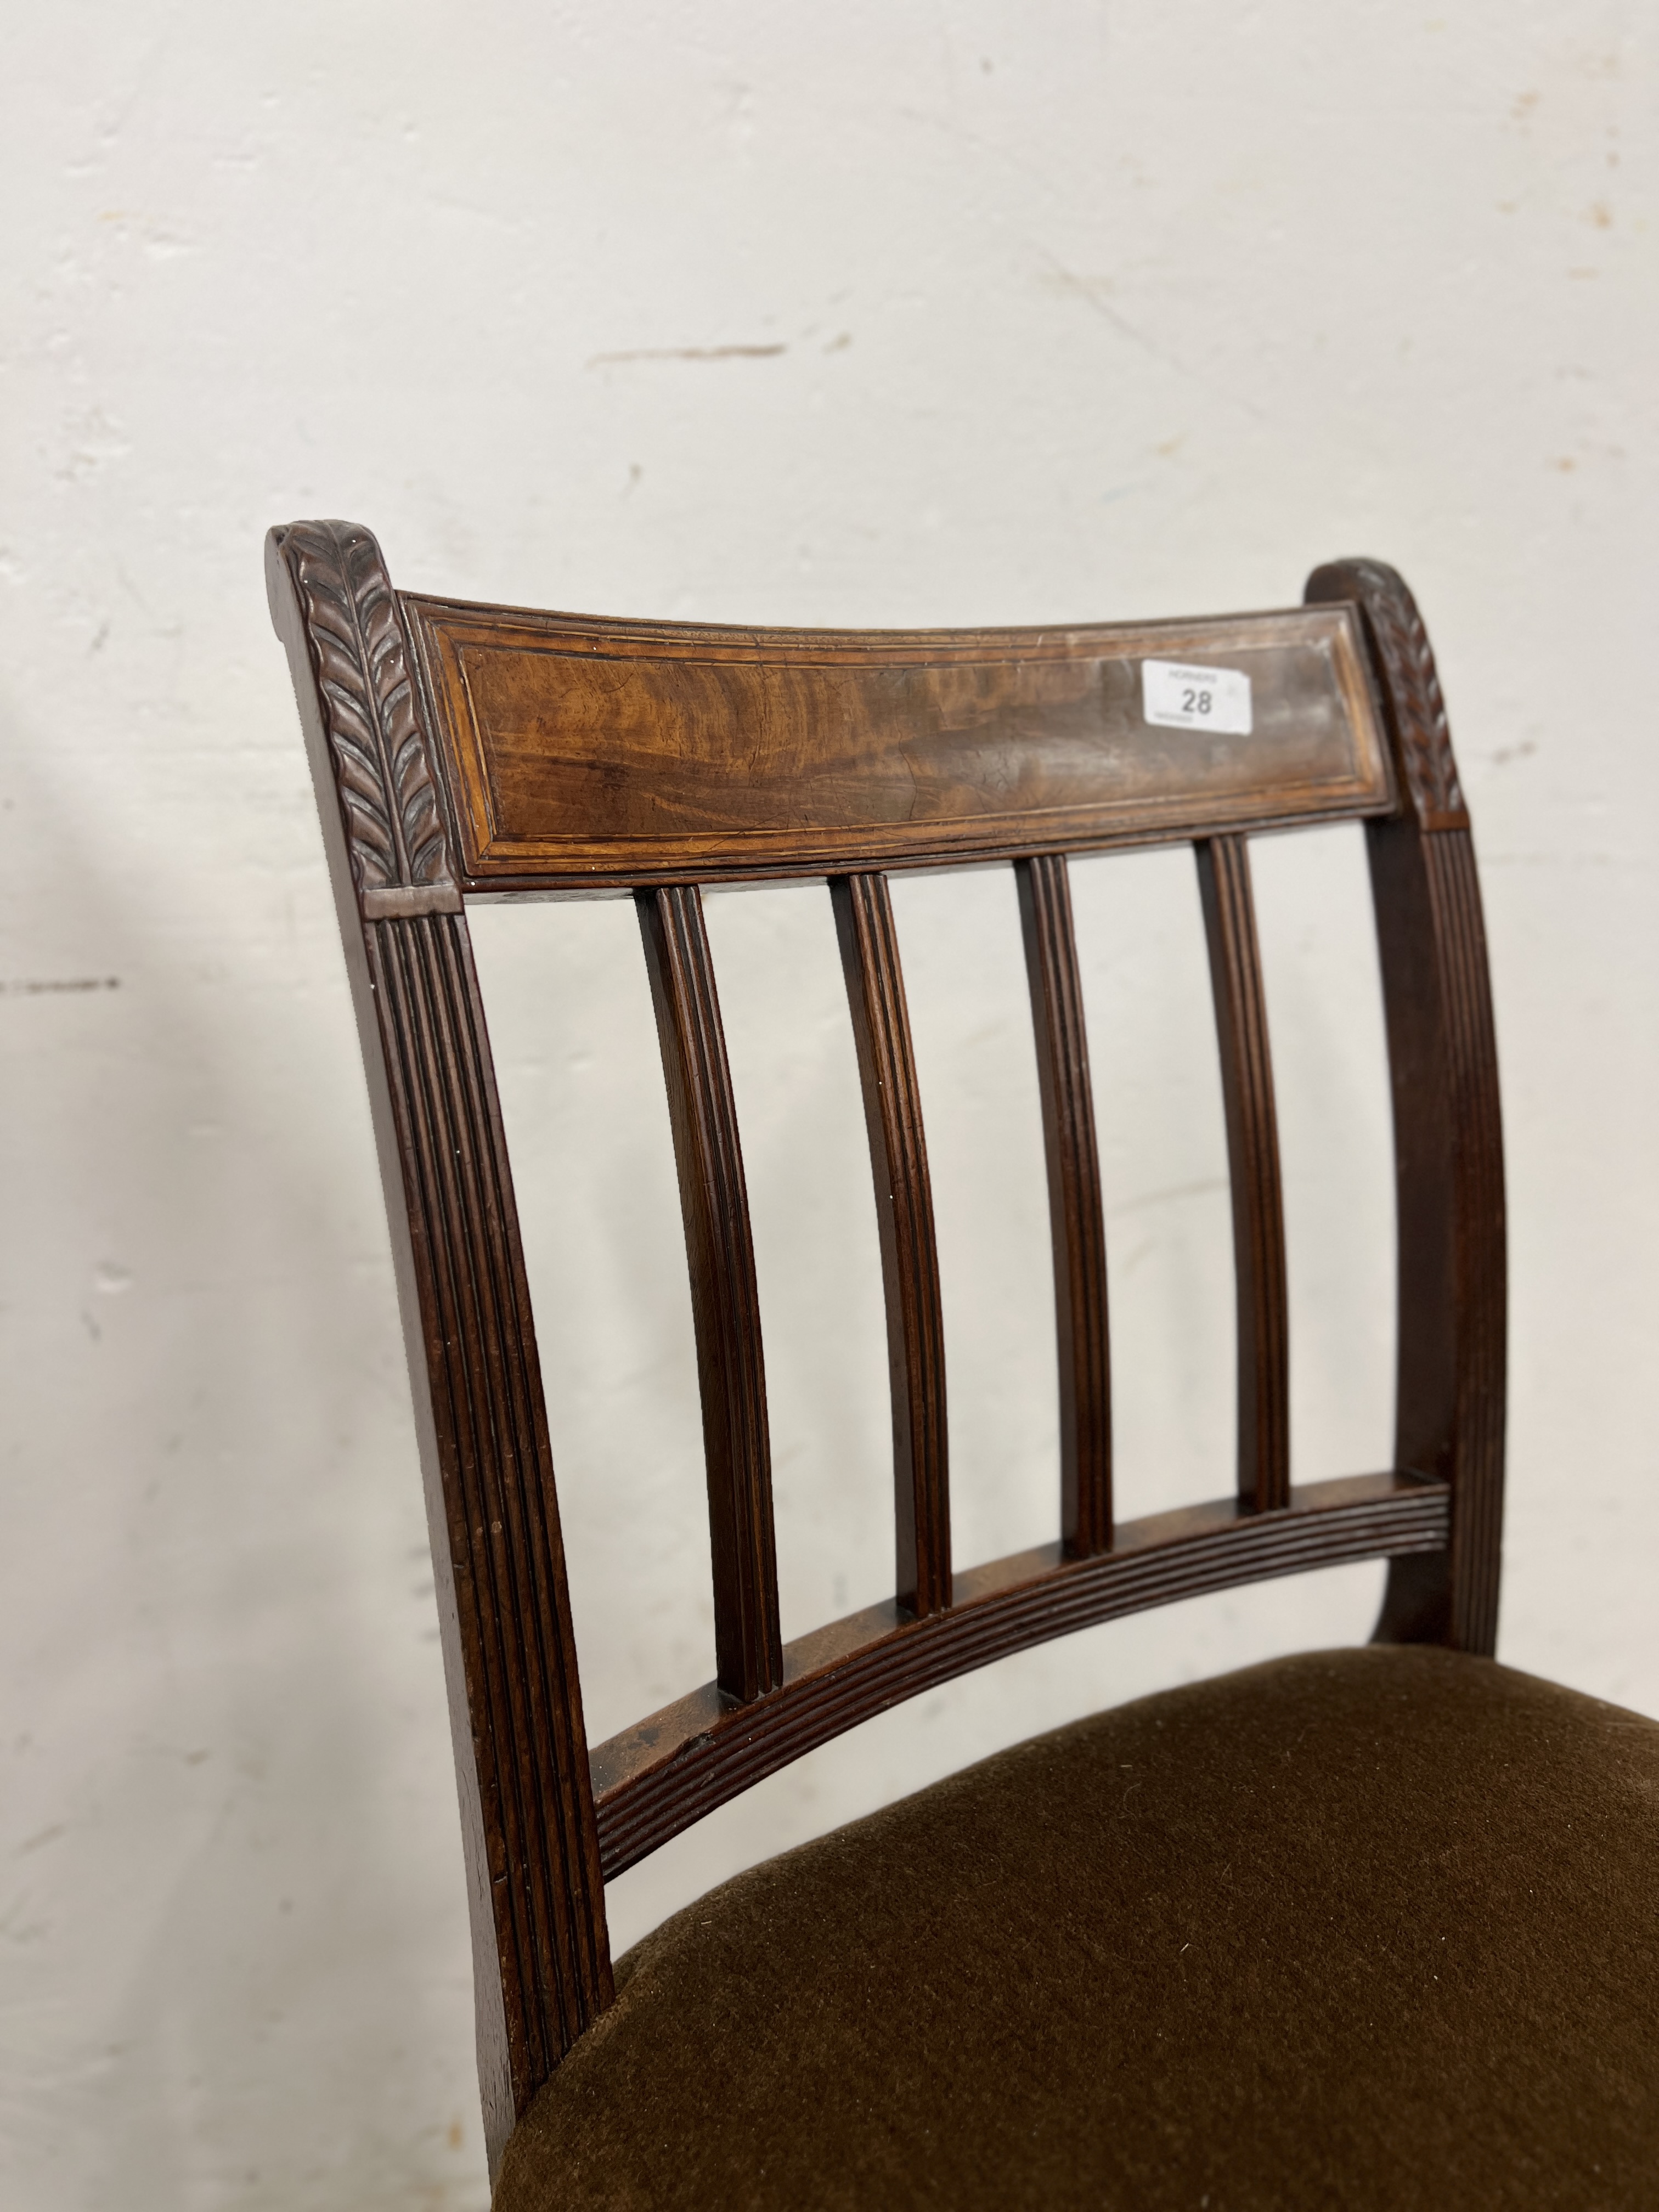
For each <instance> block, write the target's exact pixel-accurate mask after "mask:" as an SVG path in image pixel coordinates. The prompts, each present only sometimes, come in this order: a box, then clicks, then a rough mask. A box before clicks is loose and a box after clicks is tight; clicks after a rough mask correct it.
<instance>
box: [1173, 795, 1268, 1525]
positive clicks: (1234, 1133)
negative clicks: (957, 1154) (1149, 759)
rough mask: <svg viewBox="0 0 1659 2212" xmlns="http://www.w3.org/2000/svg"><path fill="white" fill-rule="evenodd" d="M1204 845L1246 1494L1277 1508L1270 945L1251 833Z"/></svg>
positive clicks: (1200, 848) (1241, 1490)
mask: <svg viewBox="0 0 1659 2212" xmlns="http://www.w3.org/2000/svg"><path fill="white" fill-rule="evenodd" d="M1196 850H1197V854H1198V874H1199V884H1200V890H1201V892H1202V895H1203V901H1204V923H1205V929H1206V934H1207V936H1208V938H1209V945H1210V978H1211V982H1212V986H1213V989H1214V995H1215V1018H1216V1033H1217V1036H1218V1041H1219V1043H1220V1047H1221V1087H1222V1095H1223V1097H1224V1099H1225V1104H1226V1111H1227V1152H1228V1158H1229V1162H1230V1166H1231V1181H1232V1199H1233V1273H1234V1278H1235V1281H1236V1283H1237V1310H1238V1494H1239V1496H1240V1498H1242V1499H1243V1501H1244V1503H1245V1504H1248V1505H1250V1506H1253V1507H1254V1508H1255V1510H1256V1511H1257V1512H1259V1513H1267V1512H1271V1511H1273V1510H1275V1509H1276V1508H1278V1507H1280V1506H1284V1505H1287V1504H1289V1503H1290V1497H1291V1419H1290V1327H1289V1320H1288V1316H1287V1310H1286V1297H1285V1208H1284V1199H1283V1194H1282V1192H1281V1189H1280V1185H1279V1125H1278V1116H1277V1115H1276V1113H1275V1111H1274V1107H1273V1062H1272V1060H1271V1057H1270V1055H1269V1054H1268V1050H1267V1001H1266V999H1265V997H1264V995H1263V990H1262V981H1261V945H1260V944H1259V942H1258V941H1257V938H1256V927H1255V902H1254V901H1253V899H1252V897H1251V893H1250V861H1249V848H1248V847H1247V846H1246V844H1245V842H1244V840H1243V837H1232V836H1229V837H1211V838H1205V839H1203V840H1201V841H1200V842H1199V844H1198V845H1197V847H1196Z"/></svg>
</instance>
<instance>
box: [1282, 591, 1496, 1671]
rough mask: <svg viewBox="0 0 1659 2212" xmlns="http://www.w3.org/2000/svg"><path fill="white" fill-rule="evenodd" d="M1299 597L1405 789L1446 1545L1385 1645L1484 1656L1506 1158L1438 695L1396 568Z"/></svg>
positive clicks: (1476, 926)
mask: <svg viewBox="0 0 1659 2212" xmlns="http://www.w3.org/2000/svg"><path fill="white" fill-rule="evenodd" d="M1308 595H1309V598H1310V599H1312V600H1315V601H1317V602H1324V601H1329V600H1336V599H1345V600H1348V601H1351V602H1352V603H1353V604H1354V605H1356V606H1357V607H1358V609H1359V611H1360V613H1361V617H1362V619H1363V622H1364V631H1365V638H1366V643H1367V648H1368V653H1369V655H1370V664H1371V667H1372V671H1373V678H1374V681H1375V682H1376V686H1377V690H1378V693H1379V696H1380V698H1381V701H1382V708H1383V720H1384V725H1385V726H1386V728H1387V730H1388V732H1389V742H1390V744H1391V746H1392V748H1393V750H1394V755H1395V774H1396V779H1397V782H1398V786H1399V788H1400V791H1401V798H1402V800H1403V802H1404V803H1403V806H1402V810H1401V814H1400V815H1399V817H1397V818H1395V819H1394V820H1391V821H1387V822H1378V823H1373V824H1371V825H1370V827H1369V829H1368V832H1367V843H1368V847H1369V850H1370V869H1371V885H1372V892H1373V896H1374V899H1375V902H1376V923H1377V943H1378V948H1379V951H1380V954H1381V959H1382V969H1383V1005H1384V1008H1385V1012H1386V1016H1387V1021H1388V1031H1389V1072H1390V1079H1391V1082H1392V1085H1393V1091H1394V1124H1395V1191H1396V1213H1397V1217H1398V1225H1399V1226H1398V1235H1399V1244H1400V1260H1399V1299H1400V1318H1399V1344H1400V1352H1399V1383H1398V1389H1397V1395H1396V1417H1395V1462H1396V1464H1397V1465H1399V1466H1401V1467H1409V1468H1420V1469H1421V1470H1422V1471H1423V1472H1425V1473H1426V1474H1437V1475H1440V1476H1443V1478H1444V1479H1445V1480H1447V1481H1449V1484H1450V1485H1451V1493H1452V1511H1451V1538H1450V1543H1449V1548H1448V1549H1447V1551H1446V1552H1445V1553H1443V1554H1441V1555H1440V1556H1438V1557H1437V1558H1434V1559H1422V1560H1413V1561H1411V1562H1405V1561H1401V1562H1399V1563H1397V1564H1396V1565H1395V1568H1394V1569H1393V1570H1392V1571H1391V1572H1390V1576H1389V1593H1388V1597H1387V1599H1386V1601H1385V1603H1384V1606H1383V1619H1382V1620H1381V1622H1380V1624H1379V1626H1378V1630H1377V1633H1378V1636H1379V1637H1380V1638H1383V1639H1385V1640H1399V1641H1429V1642H1437V1643H1447V1644H1454V1645H1455V1646H1457V1647H1458V1648H1459V1649H1461V1650H1468V1651H1478V1652H1486V1653H1490V1652H1492V1650H1494V1649H1495V1648H1496V1642H1497V1633H1498V1571H1499V1566H1500V1563H1501V1553H1502V1524H1503V1496H1504V1388H1505V1334H1506V1291H1505V1257H1504V1242H1505V1231H1504V1156H1503V1138H1502V1132H1501V1127H1500V1121H1499V1113H1498V1060H1497V1052H1496V1047H1495V1043H1494V1039H1493V1035H1492V994H1491V985H1490V982H1489V980H1488V971H1487V964H1486V933H1485V928H1484V925H1483V921H1482V917H1481V910H1480V885H1479V882H1478V880H1477V878H1476V875H1475V867H1474V850H1473V848H1472V846H1471V844H1470V841H1469V827H1468V808H1467V807H1466V805H1465V804H1464V800H1463V793H1462V787H1461V785H1460V783H1459V781H1458V775H1457V765H1456V762H1455V759H1454V757H1453V754H1452V749H1451V738H1450V732H1449V727H1448V723H1447V717H1446V708H1445V701H1444V698H1443V695H1442V691H1441V688H1440V678H1439V674H1438V671H1437V669H1436V667H1435V662H1434V655H1433V653H1432V651H1431V648H1430V645H1429V641H1428V634H1427V632H1426V630H1425V628H1424V625H1423V620H1422V617H1421V616H1420V614H1419V612H1418V609H1417V604H1416V602H1415V600H1414V599H1413V598H1412V595H1411V593H1410V592H1409V591H1408V590H1407V587H1406V586H1405V584H1404V582H1403V581H1402V580H1401V578H1400V577H1399V576H1398V575H1397V574H1395V571H1394V570H1393V569H1392V568H1387V567H1385V566H1384V565H1383V563H1382V562H1377V561H1358V560H1354V561H1340V562H1333V563H1331V564H1330V565H1329V566H1328V567H1326V568H1319V569H1316V571H1315V572H1314V574H1313V575H1312V576H1311V577H1310V579H1309V582H1308Z"/></svg>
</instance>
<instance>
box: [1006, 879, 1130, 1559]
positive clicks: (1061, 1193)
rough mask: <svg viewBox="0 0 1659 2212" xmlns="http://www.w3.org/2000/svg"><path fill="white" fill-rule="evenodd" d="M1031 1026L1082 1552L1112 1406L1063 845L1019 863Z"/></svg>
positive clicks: (1090, 1547)
mask: <svg viewBox="0 0 1659 2212" xmlns="http://www.w3.org/2000/svg"><path fill="white" fill-rule="evenodd" d="M1015 876H1016V878H1017V880H1018V886H1019V911H1020V921H1021V926H1022V928H1023V931H1024V939H1025V971H1026V975H1027V978H1028V980H1029V981H1030V990H1031V1019H1032V1024H1033V1026H1034V1028H1035V1030H1036V1057H1037V1083H1038V1087H1039V1090H1040V1091H1041V1093H1042V1139H1043V1152H1044V1156H1045V1158H1046V1159H1047V1162H1048V1222H1049V1235H1050V1241H1051V1243H1052V1247H1053V1251H1054V1322H1055V1330H1056V1334H1057V1336H1058V1339H1059V1352H1060V1525H1061V1530H1062V1533H1063V1534H1064V1537H1065V1541H1066V1550H1067V1551H1068V1552H1070V1553H1072V1554H1073V1556H1074V1557H1077V1558H1087V1557H1089V1556H1090V1555H1091V1554H1092V1553H1097V1552H1109V1550H1110V1549H1111V1547H1112V1402H1111V1388H1112V1385H1111V1358H1110V1345H1109V1337H1108V1333H1107V1321H1106V1225H1105V1218H1104V1214H1103V1210H1102V1206H1101V1197H1100V1157H1099V1148H1098V1146H1097V1140H1096V1136H1095V1108H1094V1094H1093V1091H1092V1089H1091V1084H1090V1080H1089V1043H1088V1038H1087V1036H1086V1034H1085V1028H1084V1018H1083V987H1082V981H1081V979H1080V977H1079V974H1078V963H1077V939H1076V934H1075V933H1074V931H1073V925H1072V893H1071V885H1070V881H1069V878H1068V876H1067V872H1066V856H1065V854H1063V853H1053V854H1040V855H1038V856H1037V857H1036V858H1035V859H1032V860H1020V861H1018V862H1017V863H1016V866H1015Z"/></svg>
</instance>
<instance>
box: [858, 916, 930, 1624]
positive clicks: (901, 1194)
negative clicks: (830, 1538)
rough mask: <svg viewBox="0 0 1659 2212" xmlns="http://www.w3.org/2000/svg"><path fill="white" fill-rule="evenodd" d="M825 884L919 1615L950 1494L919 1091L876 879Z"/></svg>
mask: <svg viewBox="0 0 1659 2212" xmlns="http://www.w3.org/2000/svg"><path fill="white" fill-rule="evenodd" d="M829 890H830V896H831V898H832V901H833V902H834V906H835V913H836V935H837V937H838V938H839V939H840V943H841V959H842V972H843V974H844V975H845V976H846V979H847V999H848V1006H849V1008H850V1010H851V1012H852V1017H853V1038H854V1044H855V1045H856V1047H857V1049H858V1062H859V1079H860V1086H861V1088H862V1090H863V1093H864V1121H865V1128H866V1132H867V1133H868V1136H869V1140H870V1168H871V1173H872V1176H873V1178H874V1182H875V1192H876V1221H877V1225H878V1229H879V1231H880V1237H881V1277H882V1288H883V1292H884V1297H885V1300H886V1306H887V1369H888V1376H889V1380H890V1390H891V1395H892V1402H893V1518H894V1527H895V1539H896V1541H895V1552H896V1577H895V1582H894V1588H895V1589H896V1591H897V1593H898V1602H899V1603H900V1605H902V1606H903V1607H907V1608H908V1610H909V1611H910V1612H912V1613H918V1614H927V1613H938V1612H939V1611H940V1610H942V1608H943V1607H945V1606H948V1605H949V1604H950V1602H951V1492H950V1474H949V1456H948V1455H949V1445H948V1440H947V1427H946V1419H945V1321H944V1316H943V1314H942V1312H941V1310H940V1306H939V1250H938V1246H937V1243H936V1242H935V1239H934V1235H933V1185H932V1182H931V1180H930V1178H929V1176H928V1173H927V1138H926V1136H925V1135H924V1134H923V1133H922V1124H921V1091H920V1090H919V1089H918V1086H917V1083H916V1064H915V1053H914V1051H913V1050H912V1048H911V1043H910V1017H909V1013H908V1010H907V1008H906V1006H905V1002H904V975H903V972H902V969H901V968H900V965H899V949H898V933H897V931H896V928H895V927H894V925H893V905H892V901H891V899H890V897H889V896H888V890H887V879H886V878H885V877H884V876H874V875H871V876H840V877H837V878H835V879H834V880H833V881H832V882H831V884H830V886H829Z"/></svg>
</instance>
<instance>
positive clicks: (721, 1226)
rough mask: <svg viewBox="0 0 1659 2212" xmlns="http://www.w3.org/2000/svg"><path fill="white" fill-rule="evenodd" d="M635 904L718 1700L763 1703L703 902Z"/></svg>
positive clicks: (753, 1296) (726, 1112) (726, 1088)
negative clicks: (689, 1387)
mask: <svg viewBox="0 0 1659 2212" xmlns="http://www.w3.org/2000/svg"><path fill="white" fill-rule="evenodd" d="M638 906H639V915H640V929H641V936H642V937H643V939H644V941H645V955H646V965H647V969H648V970H649V972H650V976H651V994H652V998H653V1001H654V1003H655V1006H656V1011H657V1033H658V1036H659V1038H660V1040H661V1043H662V1063H663V1073H664V1076H665V1080H666V1083H667V1086H668V1111H669V1120H670V1121H671V1124H672V1127H673V1132H674V1158H675V1161H676V1164H678V1169H679V1182H680V1211H681V1213H682V1215H683V1217H684V1223H685V1249H686V1256H687V1260H688V1262H689V1264H690V1271H691V1310H692V1316H693V1320H694V1322H695V1324H696V1339H697V1377H698V1383H699V1385H700V1387H701V1390H702V1437H703V1457H704V1462H705V1465H706V1468H707V1472H708V1528H709V1537H710V1548H711V1552H712V1555H713V1559H714V1652H715V1668H716V1673H717V1675H718V1678H719V1680H720V1687H721V1689H722V1690H725V1691H726V1692H729V1693H730V1694H731V1695H732V1697H735V1698H741V1699H752V1698H758V1697H762V1696H763V1695H764V1694H765V1692H767V1691H768V1690H772V1689H775V1688H776V1687H777V1686H778V1684H779V1683H780V1682H781V1680H782V1679H783V1673H782V1668H783V1632H782V1629H781V1626H780V1622H779V1615H778V1560H777V1547H776V1543H775V1538H774V1535H773V1528H772V1457H771V1447H770V1443H769V1438H768V1432H767V1419H766V1370H765V1364H764V1361H763V1357H762V1352H761V1325H760V1294H759V1291H758V1290H757V1286H756V1282H755V1247H754V1238H753V1235H752V1232H751V1231H750V1219H749V1194H748V1191H747V1189H746V1188H745V1186H744V1174H743V1153H742V1150H741V1148H740V1146H739V1145H738V1115H737V1108H736V1105H735V1103H733V1100H732V1072H731V1068H730V1066H728V1064H727V1061H726V1036H725V1032H724V1030H722V1028H721V1026H720V1002H719V1000H718V998H717V997H716V995H715V991H714V962H713V960H712V958H711V957H710V954H709V950H708V932H707V930H706V928H705V927H704V925H703V913H702V895H701V893H700V892H699V891H698V890H697V888H696V884H688V885H685V886H683V887H678V886H677V887H675V888H672V889H669V890H653V891H642V892H641V894H640V896H639V900H638Z"/></svg>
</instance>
